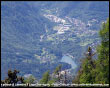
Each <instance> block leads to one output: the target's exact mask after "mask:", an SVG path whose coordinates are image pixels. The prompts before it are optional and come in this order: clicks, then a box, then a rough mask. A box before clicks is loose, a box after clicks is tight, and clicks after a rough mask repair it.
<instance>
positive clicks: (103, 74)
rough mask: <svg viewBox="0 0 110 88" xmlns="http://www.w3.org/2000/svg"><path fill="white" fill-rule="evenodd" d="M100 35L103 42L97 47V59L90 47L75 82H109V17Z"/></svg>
mask: <svg viewBox="0 0 110 88" xmlns="http://www.w3.org/2000/svg"><path fill="white" fill-rule="evenodd" d="M99 35H100V37H101V44H100V45H99V46H98V47H97V54H98V58H97V60H94V61H93V60H92V56H93V55H94V54H93V53H92V52H91V48H90V47H89V48H88V52H87V53H86V54H85V55H86V58H85V59H84V60H83V61H82V66H81V69H80V70H79V72H78V75H77V76H76V78H75V80H73V83H104V84H106V83H109V19H107V22H106V23H103V26H102V29H101V30H100V32H99Z"/></svg>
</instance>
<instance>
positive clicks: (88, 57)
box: [1, 18, 109, 84]
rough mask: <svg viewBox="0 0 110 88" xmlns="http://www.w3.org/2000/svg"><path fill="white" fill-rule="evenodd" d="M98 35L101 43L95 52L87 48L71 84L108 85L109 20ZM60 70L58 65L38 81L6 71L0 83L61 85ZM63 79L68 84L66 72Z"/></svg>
mask: <svg viewBox="0 0 110 88" xmlns="http://www.w3.org/2000/svg"><path fill="white" fill-rule="evenodd" d="M99 35H100V38H101V43H100V45H98V46H97V51H96V52H92V48H91V47H90V46H89V47H88V49H87V52H86V53H85V54H84V55H85V57H84V58H83V59H82V61H81V63H82V64H81V66H80V69H79V71H78V73H77V76H76V77H75V79H73V81H72V83H76V84H82V83H84V84H89V83H90V84H109V18H108V19H107V21H106V22H104V23H103V24H102V28H101V30H100V31H99ZM96 54H97V58H96V59H94V55H96ZM61 68H62V65H59V66H58V67H56V69H55V70H54V72H53V73H52V74H50V72H49V71H46V72H45V73H44V74H43V76H42V79H40V80H37V78H35V77H34V76H32V75H31V76H30V77H29V78H27V79H25V78H23V77H18V76H17V74H18V73H19V71H17V70H14V72H12V71H11V70H8V78H6V79H5V80H2V81H1V83H40V84H52V83H61V80H62V74H61V73H60V72H61ZM52 75H53V76H52ZM64 77H65V78H64V80H63V82H64V83H65V84H67V83H68V82H67V81H66V80H67V79H68V78H67V77H66V72H65V73H64ZM36 80H37V81H36Z"/></svg>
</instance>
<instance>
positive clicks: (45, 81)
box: [40, 71, 50, 84]
mask: <svg viewBox="0 0 110 88" xmlns="http://www.w3.org/2000/svg"><path fill="white" fill-rule="evenodd" d="M49 80H50V75H49V71H47V72H45V73H44V74H43V77H42V79H41V80H40V83H41V84H47V83H48V81H49Z"/></svg>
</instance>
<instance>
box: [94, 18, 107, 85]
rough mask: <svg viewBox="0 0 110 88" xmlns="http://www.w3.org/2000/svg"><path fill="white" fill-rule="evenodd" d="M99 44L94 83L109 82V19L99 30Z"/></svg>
mask: <svg viewBox="0 0 110 88" xmlns="http://www.w3.org/2000/svg"><path fill="white" fill-rule="evenodd" d="M99 35H100V37H101V44H100V45H99V46H98V48H97V52H98V60H97V61H96V78H95V82H96V83H109V19H107V22H106V23H103V26H102V29H101V30H100V32H99Z"/></svg>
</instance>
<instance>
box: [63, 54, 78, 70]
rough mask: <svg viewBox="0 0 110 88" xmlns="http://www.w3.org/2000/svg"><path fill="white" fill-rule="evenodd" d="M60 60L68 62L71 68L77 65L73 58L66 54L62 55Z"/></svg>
mask: <svg viewBox="0 0 110 88" xmlns="http://www.w3.org/2000/svg"><path fill="white" fill-rule="evenodd" d="M61 62H65V63H68V64H70V65H71V67H72V69H75V68H76V67H77V65H76V63H75V62H74V60H73V59H72V58H71V57H69V56H67V55H64V56H63V57H62V59H61Z"/></svg>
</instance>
